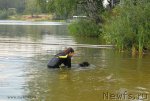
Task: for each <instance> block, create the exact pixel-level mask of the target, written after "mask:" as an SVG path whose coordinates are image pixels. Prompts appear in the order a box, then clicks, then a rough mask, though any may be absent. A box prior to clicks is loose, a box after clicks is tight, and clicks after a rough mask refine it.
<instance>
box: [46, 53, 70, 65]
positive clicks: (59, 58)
mask: <svg viewBox="0 0 150 101" xmlns="http://www.w3.org/2000/svg"><path fill="white" fill-rule="evenodd" d="M61 64H64V65H65V66H66V67H68V68H71V57H69V56H68V55H66V54H64V53H63V52H62V53H59V54H57V55H55V57H53V58H52V59H51V60H50V61H49V62H48V65H47V66H48V67H49V68H59V66H60V65H61Z"/></svg>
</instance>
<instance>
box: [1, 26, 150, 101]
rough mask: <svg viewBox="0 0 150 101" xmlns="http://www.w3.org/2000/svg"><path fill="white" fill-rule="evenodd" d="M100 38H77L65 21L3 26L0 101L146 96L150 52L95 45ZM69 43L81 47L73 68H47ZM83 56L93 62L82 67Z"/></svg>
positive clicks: (149, 83)
mask: <svg viewBox="0 0 150 101" xmlns="http://www.w3.org/2000/svg"><path fill="white" fill-rule="evenodd" d="M86 40H88V39H86ZM98 43H99V42H98V41H97V42H96V40H94V41H91V43H90V41H87V42H84V40H83V39H75V38H74V37H72V36H70V35H68V34H67V29H66V25H61V26H54V25H49V26H18V25H13V26H12V25H0V101H12V100H14V101H30V100H31V101H32V100H33V101H104V98H105V99H106V100H108V98H109V101H114V100H113V99H112V98H111V97H106V96H104V95H105V94H108V93H109V94H110V93H111V94H123V93H124V92H127V93H128V94H133V95H137V94H145V96H142V95H140V96H139V98H141V99H144V98H145V99H146V94H148V95H149V92H150V80H149V78H150V69H149V67H150V62H149V61H150V55H149V54H145V55H144V56H143V58H138V57H132V56H131V54H128V53H118V52H115V51H114V49H111V48H109V49H107V48H104V49H102V48H96V47H93V46H92V44H94V45H96V44H98ZM68 44H69V45H70V46H71V45H73V48H74V49H75V52H76V55H75V56H74V57H73V59H72V63H73V67H72V69H66V68H61V69H48V68H47V67H46V66H47V62H48V60H49V59H50V58H51V57H53V56H54V55H55V54H56V53H58V52H59V51H61V50H62V49H64V48H65V47H67V45H68ZM81 44H82V45H81ZM86 44H88V45H87V46H88V47H84V46H86ZM83 45H84V46H83ZM82 61H88V62H89V63H91V65H90V67H86V68H81V67H79V66H78V63H80V62H82ZM10 96H11V97H12V98H9V97H10ZM14 97H15V98H14ZM116 98H117V97H116ZM132 98H133V97H132ZM126 99H127V98H126ZM115 100H117V99H115ZM122 101H125V99H124V98H122ZM128 101H137V100H136V99H130V100H128ZM142 101H145V100H142ZM147 101H149V100H147Z"/></svg>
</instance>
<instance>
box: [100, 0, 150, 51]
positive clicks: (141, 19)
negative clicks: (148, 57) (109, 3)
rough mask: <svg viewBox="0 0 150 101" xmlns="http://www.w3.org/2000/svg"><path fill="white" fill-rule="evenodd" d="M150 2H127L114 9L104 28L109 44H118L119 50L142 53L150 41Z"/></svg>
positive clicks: (138, 0)
mask: <svg viewBox="0 0 150 101" xmlns="http://www.w3.org/2000/svg"><path fill="white" fill-rule="evenodd" d="M149 7H150V2H149V1H146V0H145V1H143V2H141V0H136V1H130V0H126V1H125V2H124V4H123V5H120V6H118V7H116V8H115V9H113V11H112V12H111V17H110V18H109V19H106V20H107V21H106V23H105V24H104V26H103V33H104V38H105V39H106V41H107V42H110V43H114V44H117V46H118V48H119V50H123V49H127V48H130V49H133V48H134V49H135V50H138V51H139V52H140V53H142V51H143V48H144V47H148V43H149V40H150V33H149V32H150V9H149Z"/></svg>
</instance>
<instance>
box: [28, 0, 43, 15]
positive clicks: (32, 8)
mask: <svg viewBox="0 0 150 101" xmlns="http://www.w3.org/2000/svg"><path fill="white" fill-rule="evenodd" d="M40 12H41V9H40V7H39V4H38V3H37V0H26V4H25V13H30V14H31V16H32V17H33V16H34V14H39V13H40Z"/></svg>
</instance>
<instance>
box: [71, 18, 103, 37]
mask: <svg viewBox="0 0 150 101" xmlns="http://www.w3.org/2000/svg"><path fill="white" fill-rule="evenodd" d="M68 28H69V31H70V33H72V34H74V35H77V36H84V37H85V36H88V37H98V36H99V35H100V33H101V31H100V26H98V25H97V24H96V23H95V22H94V21H91V20H87V19H82V20H78V21H74V22H73V23H71V24H70V25H69V27H68Z"/></svg>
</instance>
